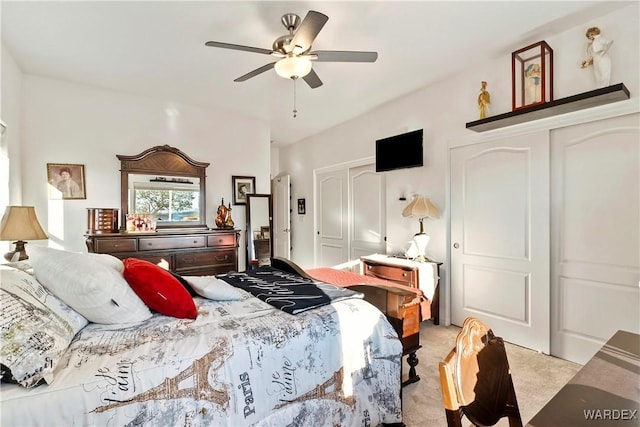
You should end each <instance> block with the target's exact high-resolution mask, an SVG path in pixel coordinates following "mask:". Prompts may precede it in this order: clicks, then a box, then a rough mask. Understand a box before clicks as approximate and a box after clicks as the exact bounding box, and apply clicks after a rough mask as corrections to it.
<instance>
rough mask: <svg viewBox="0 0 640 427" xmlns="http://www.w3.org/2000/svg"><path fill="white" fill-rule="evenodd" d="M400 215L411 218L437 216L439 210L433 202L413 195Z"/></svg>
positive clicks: (438, 215)
mask: <svg viewBox="0 0 640 427" xmlns="http://www.w3.org/2000/svg"><path fill="white" fill-rule="evenodd" d="M402 216H404V217H412V218H439V217H440V211H439V210H438V208H437V207H436V205H434V204H433V202H432V201H431V200H430V199H428V198H426V197H423V196H414V198H413V200H412V201H411V203H409V204H408V205H407V206H406V207H405V208H404V209H403V210H402Z"/></svg>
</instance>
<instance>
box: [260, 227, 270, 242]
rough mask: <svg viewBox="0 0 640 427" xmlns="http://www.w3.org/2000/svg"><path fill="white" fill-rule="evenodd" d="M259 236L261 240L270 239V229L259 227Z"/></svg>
mask: <svg viewBox="0 0 640 427" xmlns="http://www.w3.org/2000/svg"><path fill="white" fill-rule="evenodd" d="M260 234H262V238H263V239H270V238H271V228H269V227H268V226H266V227H265V226H262V227H260Z"/></svg>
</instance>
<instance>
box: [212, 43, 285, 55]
mask: <svg viewBox="0 0 640 427" xmlns="http://www.w3.org/2000/svg"><path fill="white" fill-rule="evenodd" d="M205 45H206V46H209V47H221V48H224V49H234V50H243V51H245V52H254V53H263V54H265V55H271V54H272V53H273V51H272V50H269V49H262V48H260V47H251V46H243V45H241V44H231V43H222V42H206V43H205Z"/></svg>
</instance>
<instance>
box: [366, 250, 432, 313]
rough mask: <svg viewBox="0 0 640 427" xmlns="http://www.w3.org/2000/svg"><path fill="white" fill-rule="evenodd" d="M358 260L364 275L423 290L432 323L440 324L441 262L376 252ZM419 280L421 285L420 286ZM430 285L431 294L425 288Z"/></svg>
mask: <svg viewBox="0 0 640 427" xmlns="http://www.w3.org/2000/svg"><path fill="white" fill-rule="evenodd" d="M360 261H361V263H362V274H364V275H365V276H372V277H377V278H380V279H384V280H389V281H391V282H395V283H399V284H401V285H405V286H409V287H412V288H418V289H421V290H423V291H424V292H425V293H426V294H427V297H428V298H429V299H430V300H431V320H432V321H433V324H434V325H438V324H440V316H439V312H440V299H439V293H440V289H439V282H440V280H439V278H440V266H441V265H442V263H441V262H418V261H411V260H408V259H404V258H395V257H390V256H385V255H378V254H376V255H370V256H363V257H360ZM433 268H435V271H436V274H435V277H434V276H433ZM421 282H422V283H423V286H421ZM432 282H433V283H432ZM430 286H433V293H432V295H430V292H429V290H427V289H425V288H427V287H430Z"/></svg>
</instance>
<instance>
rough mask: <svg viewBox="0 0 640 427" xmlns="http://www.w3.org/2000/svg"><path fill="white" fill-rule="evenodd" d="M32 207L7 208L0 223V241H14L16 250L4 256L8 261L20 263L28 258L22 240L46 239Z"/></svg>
mask: <svg viewBox="0 0 640 427" xmlns="http://www.w3.org/2000/svg"><path fill="white" fill-rule="evenodd" d="M47 238H48V237H47V234H46V233H45V232H44V230H43V229H42V226H41V225H40V222H39V221H38V217H37V216H36V211H35V209H34V208H33V206H7V209H6V210H5V211H4V215H3V216H2V222H0V240H15V241H16V242H15V244H16V249H15V251H13V252H8V253H6V254H5V255H4V257H5V259H7V260H8V261H21V260H24V259H27V258H28V256H27V254H26V252H25V250H24V245H25V242H24V240H43V239H47Z"/></svg>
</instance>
